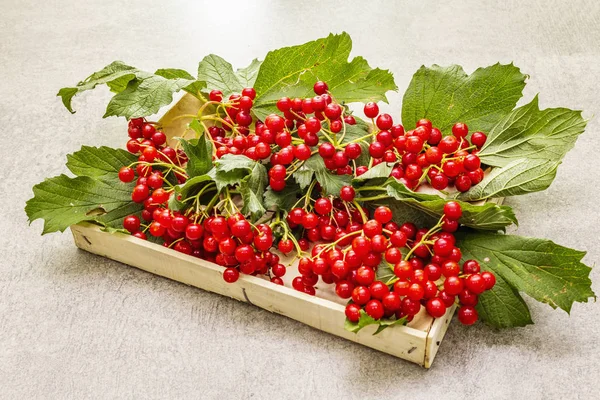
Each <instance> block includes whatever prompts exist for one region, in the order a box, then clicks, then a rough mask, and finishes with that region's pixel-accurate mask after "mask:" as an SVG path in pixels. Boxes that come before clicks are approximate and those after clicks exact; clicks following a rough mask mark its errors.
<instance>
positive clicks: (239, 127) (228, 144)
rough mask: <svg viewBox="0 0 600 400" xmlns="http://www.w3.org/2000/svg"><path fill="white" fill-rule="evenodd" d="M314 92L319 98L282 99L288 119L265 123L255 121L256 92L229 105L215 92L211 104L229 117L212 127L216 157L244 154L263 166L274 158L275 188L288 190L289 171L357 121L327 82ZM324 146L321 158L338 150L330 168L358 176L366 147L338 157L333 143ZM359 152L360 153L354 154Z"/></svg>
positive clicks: (273, 117)
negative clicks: (355, 166) (355, 162)
mask: <svg viewBox="0 0 600 400" xmlns="http://www.w3.org/2000/svg"><path fill="white" fill-rule="evenodd" d="M314 92H315V96H313V97H307V98H294V99H290V98H288V97H282V98H280V99H279V100H278V101H277V108H278V110H279V111H280V112H281V113H282V114H283V116H281V115H277V114H271V115H269V116H267V117H266V118H265V121H264V122H263V121H259V120H257V121H253V118H252V116H251V110H252V106H253V100H254V98H255V96H256V92H255V91H254V89H253V88H246V89H244V90H243V91H242V94H241V95H238V94H232V95H231V96H229V100H228V101H227V102H222V101H223V94H222V93H221V92H220V91H218V90H213V91H212V92H210V96H209V98H210V101H211V102H214V103H217V104H218V105H220V106H222V107H223V109H224V111H225V114H224V115H223V116H219V117H218V118H215V121H216V123H215V125H213V126H210V127H209V128H208V132H209V134H210V136H211V138H212V139H213V141H214V143H215V145H216V148H217V151H216V156H217V157H219V158H220V157H222V156H223V155H225V154H243V155H245V156H247V157H249V158H251V159H253V160H257V161H258V160H266V159H269V162H270V166H271V169H270V170H269V184H270V186H271V188H272V189H273V190H274V191H281V190H283V189H284V188H285V186H286V184H285V181H286V179H287V178H288V177H289V175H290V173H289V171H288V169H290V168H292V169H294V166H295V165H296V164H298V163H301V162H303V161H305V160H307V159H308V158H310V157H311V155H312V154H313V150H312V149H311V147H314V146H317V145H318V144H319V140H320V139H319V135H325V136H326V137H329V138H331V137H330V136H329V135H335V134H337V133H340V132H342V131H343V128H344V124H351V125H352V124H355V123H356V121H355V119H354V117H352V116H351V115H344V113H345V111H346V109H345V108H344V107H343V106H342V105H340V104H338V103H336V102H335V100H334V99H333V98H332V96H331V95H330V94H329V93H328V87H327V84H326V83H325V82H321V81H319V82H316V83H315V85H314ZM253 122H255V123H254V129H252V127H251V125H252V123H253ZM324 144H325V148H323V150H322V149H321V148H319V153H322V152H326V151H329V149H331V150H333V153H332V155H331V157H327V156H325V158H326V165H327V166H328V167H329V168H330V169H336V170H337V171H338V173H340V174H342V173H344V174H352V173H353V170H352V169H351V168H350V166H349V165H348V162H349V160H350V159H354V158H356V157H358V156H359V155H360V146H358V145H357V144H353V145H352V146H349V147H350V148H349V149H348V150H347V151H342V150H338V151H337V152H336V151H335V148H334V147H333V145H331V143H330V142H326V143H324ZM328 146H329V147H328ZM357 149H358V150H357ZM356 151H358V154H356V155H352V154H354V153H356ZM353 152H354V153H353ZM349 155H350V156H349Z"/></svg>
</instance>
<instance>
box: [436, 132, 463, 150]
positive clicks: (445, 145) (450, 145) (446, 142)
mask: <svg viewBox="0 0 600 400" xmlns="http://www.w3.org/2000/svg"><path fill="white" fill-rule="evenodd" d="M459 145H460V143H458V140H457V139H456V138H455V137H454V136H446V137H444V138H442V140H440V143H439V144H438V148H439V149H440V150H441V151H442V152H443V153H445V154H452V153H454V152H456V150H458V146H459Z"/></svg>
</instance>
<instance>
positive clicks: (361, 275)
mask: <svg viewBox="0 0 600 400" xmlns="http://www.w3.org/2000/svg"><path fill="white" fill-rule="evenodd" d="M373 281H375V271H374V270H373V268H370V267H365V266H362V267H360V268H358V270H357V271H356V282H357V283H358V284H359V285H364V286H368V285H370V284H371V283H373Z"/></svg>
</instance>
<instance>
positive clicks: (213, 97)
mask: <svg viewBox="0 0 600 400" xmlns="http://www.w3.org/2000/svg"><path fill="white" fill-rule="evenodd" d="M208 98H209V99H210V101H221V100H223V92H221V91H220V90H211V92H210V93H209V95H208Z"/></svg>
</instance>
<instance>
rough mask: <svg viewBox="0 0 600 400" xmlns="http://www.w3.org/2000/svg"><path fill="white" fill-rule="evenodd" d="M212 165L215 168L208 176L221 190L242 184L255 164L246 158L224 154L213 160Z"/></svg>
mask: <svg viewBox="0 0 600 400" xmlns="http://www.w3.org/2000/svg"><path fill="white" fill-rule="evenodd" d="M214 164H215V168H213V169H212V170H211V171H210V172H209V173H208V175H210V176H211V177H212V178H213V179H214V181H215V182H216V183H217V188H218V189H219V190H221V189H223V188H224V187H226V186H229V185H237V184H239V183H240V182H242V180H243V179H244V178H246V177H247V176H248V174H250V173H251V172H252V171H253V169H254V167H255V165H256V164H257V162H256V161H254V160H251V159H250V158H248V157H246V156H241V155H234V154H225V155H224V156H223V157H221V158H219V159H217V160H215V162H214ZM261 196H262V195H261Z"/></svg>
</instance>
